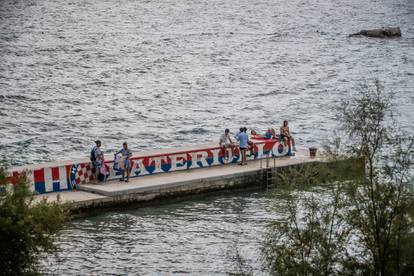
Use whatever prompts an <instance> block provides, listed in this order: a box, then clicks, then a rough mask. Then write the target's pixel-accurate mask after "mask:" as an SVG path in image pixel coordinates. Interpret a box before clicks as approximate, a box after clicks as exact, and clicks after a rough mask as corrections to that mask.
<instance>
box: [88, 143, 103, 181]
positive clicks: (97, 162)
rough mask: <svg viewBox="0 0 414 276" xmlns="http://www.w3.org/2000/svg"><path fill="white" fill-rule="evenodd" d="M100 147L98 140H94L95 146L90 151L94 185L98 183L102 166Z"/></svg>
mask: <svg viewBox="0 0 414 276" xmlns="http://www.w3.org/2000/svg"><path fill="white" fill-rule="evenodd" d="M101 146H102V143H101V141H100V140H96V141H95V146H94V147H93V148H92V150H91V156H90V159H91V162H92V166H93V168H94V169H95V172H94V173H95V176H94V180H95V183H98V177H99V173H100V171H101V167H102V165H103V161H104V156H103V151H102V150H101Z"/></svg>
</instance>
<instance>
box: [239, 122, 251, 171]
mask: <svg viewBox="0 0 414 276" xmlns="http://www.w3.org/2000/svg"><path fill="white" fill-rule="evenodd" d="M237 140H238V141H239V148H240V155H241V162H240V163H239V165H241V166H243V165H247V160H246V150H247V147H248V142H249V136H248V135H247V128H245V127H242V128H240V132H239V134H237Z"/></svg>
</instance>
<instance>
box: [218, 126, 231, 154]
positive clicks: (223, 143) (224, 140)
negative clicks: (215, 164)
mask: <svg viewBox="0 0 414 276" xmlns="http://www.w3.org/2000/svg"><path fill="white" fill-rule="evenodd" d="M219 145H220V147H221V151H222V153H223V155H224V158H225V159H226V160H228V159H229V152H228V151H227V149H228V148H232V146H233V141H232V140H231V138H230V130H229V129H228V128H226V130H224V133H223V134H222V135H221V136H220V142H219Z"/></svg>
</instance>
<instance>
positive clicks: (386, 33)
mask: <svg viewBox="0 0 414 276" xmlns="http://www.w3.org/2000/svg"><path fill="white" fill-rule="evenodd" d="M357 35H364V36H368V37H379V38H385V37H395V36H398V37H399V36H401V29H400V27H396V28H382V29H372V30H362V31H360V32H358V33H355V34H350V35H349V36H357Z"/></svg>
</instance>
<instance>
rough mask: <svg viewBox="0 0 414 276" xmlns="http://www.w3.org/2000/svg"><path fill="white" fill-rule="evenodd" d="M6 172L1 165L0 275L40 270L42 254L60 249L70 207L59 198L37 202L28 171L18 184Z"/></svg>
mask: <svg viewBox="0 0 414 276" xmlns="http://www.w3.org/2000/svg"><path fill="white" fill-rule="evenodd" d="M5 175H6V174H5V169H4V168H0V186H1V187H2V189H0V193H1V194H0V275H29V274H30V275H31V274H36V273H37V271H38V269H39V258H40V256H41V254H42V253H50V252H53V251H54V250H56V246H55V241H56V239H57V238H58V235H59V232H60V230H62V228H63V227H64V223H65V221H67V219H68V211H67V210H66V209H65V208H64V207H62V206H61V205H60V204H59V202H55V203H49V202H47V201H46V199H43V200H41V201H38V202H35V201H34V197H33V196H32V193H31V191H30V189H29V186H28V181H27V177H26V176H25V174H22V175H21V176H20V177H19V178H18V181H17V184H16V185H14V186H12V185H10V184H8V183H7V181H6V177H5ZM6 187H7V188H6Z"/></svg>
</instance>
